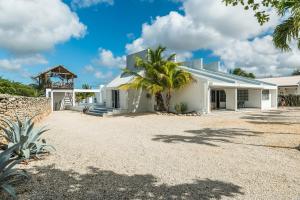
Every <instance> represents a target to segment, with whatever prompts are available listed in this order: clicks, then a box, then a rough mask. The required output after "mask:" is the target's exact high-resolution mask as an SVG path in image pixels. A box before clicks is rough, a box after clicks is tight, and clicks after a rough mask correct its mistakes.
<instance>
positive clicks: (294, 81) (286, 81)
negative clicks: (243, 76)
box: [258, 76, 300, 86]
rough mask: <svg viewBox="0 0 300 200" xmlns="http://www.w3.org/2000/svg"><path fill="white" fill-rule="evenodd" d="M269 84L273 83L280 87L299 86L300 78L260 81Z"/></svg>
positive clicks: (290, 77) (276, 78) (265, 79)
mask: <svg viewBox="0 0 300 200" xmlns="http://www.w3.org/2000/svg"><path fill="white" fill-rule="evenodd" d="M258 80H261V81H265V82H268V83H273V84H276V85H278V86H298V85H299V84H300V76H284V77H274V78H262V79H258Z"/></svg>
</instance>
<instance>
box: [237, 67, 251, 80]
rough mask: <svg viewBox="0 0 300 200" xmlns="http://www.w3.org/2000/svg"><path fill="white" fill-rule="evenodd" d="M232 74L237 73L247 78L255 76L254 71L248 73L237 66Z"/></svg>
mask: <svg viewBox="0 0 300 200" xmlns="http://www.w3.org/2000/svg"><path fill="white" fill-rule="evenodd" d="M232 74H234V75H237V76H243V77H246V78H253V79H254V78H255V75H254V74H253V73H248V72H246V71H245V70H242V69H241V68H235V69H234V70H233V71H232Z"/></svg>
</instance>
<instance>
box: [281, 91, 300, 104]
mask: <svg viewBox="0 0 300 200" xmlns="http://www.w3.org/2000/svg"><path fill="white" fill-rule="evenodd" d="M282 98H284V99H285V105H286V106H291V107H299V106H300V95H292V94H289V95H279V98H278V101H279V102H278V105H279V106H281V99H282Z"/></svg>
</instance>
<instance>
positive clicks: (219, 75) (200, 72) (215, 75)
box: [106, 66, 277, 89]
mask: <svg viewBox="0 0 300 200" xmlns="http://www.w3.org/2000/svg"><path fill="white" fill-rule="evenodd" d="M180 68H181V69H184V70H186V71H188V72H190V73H191V74H192V75H193V76H195V77H198V78H200V79H204V80H207V81H209V82H210V85H211V86H216V87H241V88H260V89H276V88H277V85H276V84H272V83H267V82H264V81H260V80H255V79H250V78H245V77H241V76H236V75H232V74H226V73H223V72H217V71H211V70H205V69H192V68H190V67H186V66H180ZM133 79H134V76H122V75H119V76H118V77H116V78H115V79H114V80H112V81H111V82H110V83H109V84H108V85H107V86H106V87H108V88H117V87H119V86H120V85H122V84H126V83H130V82H131V81H132V80H133Z"/></svg>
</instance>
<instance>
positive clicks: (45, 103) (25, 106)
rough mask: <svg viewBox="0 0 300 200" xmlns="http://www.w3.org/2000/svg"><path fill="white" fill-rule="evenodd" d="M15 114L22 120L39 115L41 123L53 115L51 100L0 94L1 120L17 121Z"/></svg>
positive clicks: (36, 119) (37, 118) (37, 117)
mask: <svg viewBox="0 0 300 200" xmlns="http://www.w3.org/2000/svg"><path fill="white" fill-rule="evenodd" d="M15 113H16V114H17V115H18V116H19V118H20V119H23V118H24V117H25V116H28V117H32V116H34V115H37V116H36V118H35V121H39V120H41V119H42V118H43V117H45V116H47V115H48V114H50V113H51V99H49V98H46V97H23V96H12V95H6V94H0V119H3V118H7V119H15ZM0 123H1V122H0Z"/></svg>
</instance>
